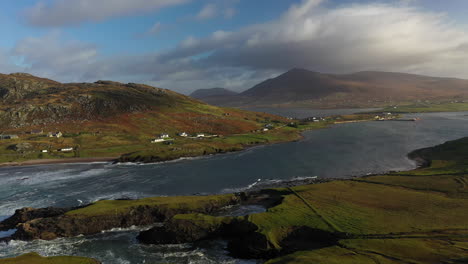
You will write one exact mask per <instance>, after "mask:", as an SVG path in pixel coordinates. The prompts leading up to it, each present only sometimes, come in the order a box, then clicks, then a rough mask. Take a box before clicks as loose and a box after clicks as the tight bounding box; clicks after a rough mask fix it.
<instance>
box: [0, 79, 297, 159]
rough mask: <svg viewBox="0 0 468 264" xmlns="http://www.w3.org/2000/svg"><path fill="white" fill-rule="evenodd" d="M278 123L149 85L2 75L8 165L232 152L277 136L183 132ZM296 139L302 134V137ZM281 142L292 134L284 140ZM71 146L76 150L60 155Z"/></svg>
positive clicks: (1, 129)
mask: <svg viewBox="0 0 468 264" xmlns="http://www.w3.org/2000/svg"><path fill="white" fill-rule="evenodd" d="M272 121H275V122H276V124H278V126H279V125H281V124H285V123H286V122H288V121H287V120H286V119H285V118H282V117H278V116H273V115H268V114H263V113H255V112H249V111H243V110H238V109H227V108H221V107H216V106H211V105H208V104H206V103H203V102H200V101H198V100H196V99H193V98H191V97H188V96H185V95H181V94H178V93H176V92H173V91H170V90H166V89H160V88H155V87H151V86H147V85H143V84H135V83H128V84H124V83H118V82H112V81H97V82H95V83H59V82H56V81H53V80H49V79H44V78H39V77H36V76H32V75H29V74H25V73H16V74H9V75H4V74H1V75H0V135H15V138H16V137H17V139H10V140H1V139H2V138H3V137H2V138H0V162H12V161H24V160H31V159H38V158H39V159H58V158H71V157H77V158H89V157H92V158H96V157H114V158H117V157H120V156H121V155H123V154H130V153H139V152H142V151H145V153H146V154H147V155H149V156H151V159H150V161H158V160H167V159H173V158H178V157H181V156H198V155H203V154H209V153H216V152H225V151H231V150H238V149H241V148H242V146H243V144H244V143H249V142H265V141H269V140H272V139H274V138H275V136H272V135H266V134H265V135H263V136H257V139H256V140H253V139H252V138H249V137H240V136H238V137H239V138H237V139H236V140H234V139H230V140H228V142H226V140H224V139H221V138H220V139H217V140H214V139H206V140H194V139H189V138H184V137H179V136H177V134H178V133H182V132H186V133H187V134H188V135H189V136H190V135H196V134H205V135H218V136H220V137H227V136H230V135H244V134H249V133H252V131H259V130H260V129H262V128H263V127H264V126H265V124H268V123H270V122H272ZM49 132H62V134H63V137H60V138H49V137H47V136H46V135H47V134H48V133H49ZM275 132H276V131H275ZM277 133H280V131H278V132H277ZM160 134H169V136H170V137H171V138H176V139H177V140H176V141H173V142H170V143H171V144H168V145H165V144H151V143H150V141H151V140H152V139H155V137H158V136H159V135H160ZM293 134H294V135H293ZM293 134H291V136H292V137H297V134H298V133H293ZM254 135H255V133H254ZM262 137H265V138H262ZM286 137H287V136H286ZM276 139H277V140H282V139H285V137H282V136H278V135H277V137H276ZM252 140H253V141H252ZM244 141H248V142H244ZM166 143H167V142H166ZM172 143H173V144H172ZM63 148H64V149H73V151H69V152H67V153H65V152H60V151H58V150H59V149H63ZM42 151H44V152H42ZM146 154H145V155H146ZM138 156H139V154H137V155H136V157H137V159H138Z"/></svg>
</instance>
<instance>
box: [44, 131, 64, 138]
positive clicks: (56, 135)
mask: <svg viewBox="0 0 468 264" xmlns="http://www.w3.org/2000/svg"><path fill="white" fill-rule="evenodd" d="M62 136H63V134H62V132H60V131H59V132H49V133H48V134H47V137H50V138H52V137H55V138H61V137H62Z"/></svg>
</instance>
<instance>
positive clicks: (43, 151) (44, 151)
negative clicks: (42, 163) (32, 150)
mask: <svg viewBox="0 0 468 264" xmlns="http://www.w3.org/2000/svg"><path fill="white" fill-rule="evenodd" d="M41 152H42V153H47V152H49V151H48V150H47V149H43V150H41Z"/></svg>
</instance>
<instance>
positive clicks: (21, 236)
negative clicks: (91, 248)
mask: <svg viewBox="0 0 468 264" xmlns="http://www.w3.org/2000/svg"><path fill="white" fill-rule="evenodd" d="M152 199H154V198H148V199H146V200H145V199H142V200H131V201H129V200H120V201H99V202H96V203H95V204H92V205H89V206H86V207H81V208H78V209H77V210H73V211H71V210H70V209H58V208H45V209H31V208H24V209H21V210H18V211H17V212H16V213H15V215H14V216H13V217H11V218H9V219H7V220H5V221H4V222H2V223H0V227H2V226H3V228H4V229H6V230H9V229H13V228H16V229H17V231H16V233H15V234H13V235H12V238H13V239H17V240H26V241H27V240H35V239H43V240H52V239H55V238H59V237H74V236H78V235H93V234H98V233H100V232H102V231H105V230H110V229H112V228H128V227H131V226H147V225H152V224H155V223H159V222H162V221H165V220H167V219H170V218H172V217H174V216H175V215H178V214H190V213H214V212H216V211H218V210H221V208H223V207H226V206H230V205H235V204H238V203H240V201H241V200H240V198H239V197H238V196H235V195H218V196H207V197H191V198H190V199H187V198H178V197H168V198H156V199H157V200H156V202H155V201H154V200H152ZM145 201H148V202H147V203H146V204H145ZM133 204H134V205H133ZM93 208H96V211H94V209H93ZM73 209H76V208H73ZM89 211H92V212H91V213H90V212H89ZM12 227H13V228H12Z"/></svg>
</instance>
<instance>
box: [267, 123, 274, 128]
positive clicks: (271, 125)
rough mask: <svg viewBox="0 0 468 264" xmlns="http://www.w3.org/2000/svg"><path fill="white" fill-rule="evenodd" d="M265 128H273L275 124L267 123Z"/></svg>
mask: <svg viewBox="0 0 468 264" xmlns="http://www.w3.org/2000/svg"><path fill="white" fill-rule="evenodd" d="M265 128H268V129H272V128H274V126H273V124H266V125H265Z"/></svg>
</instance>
